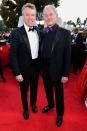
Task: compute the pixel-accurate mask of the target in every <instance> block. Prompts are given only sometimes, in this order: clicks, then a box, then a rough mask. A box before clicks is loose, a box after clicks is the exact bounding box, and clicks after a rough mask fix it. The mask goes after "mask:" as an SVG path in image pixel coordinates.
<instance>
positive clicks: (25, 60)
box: [10, 26, 40, 76]
mask: <svg viewBox="0 0 87 131" xmlns="http://www.w3.org/2000/svg"><path fill="white" fill-rule="evenodd" d="M35 29H36V31H37V33H38V36H39V42H40V35H39V30H38V28H37V27H35ZM10 40H11V42H10V43H11V44H10V63H11V66H12V70H13V73H14V75H15V76H17V75H19V74H22V75H23V74H25V75H26V74H27V73H29V74H30V75H31V74H32V73H33V71H34V68H33V66H32V65H31V62H32V57H31V49H30V44H29V40H28V36H27V33H26V31H25V28H24V26H22V27H19V28H17V29H15V30H13V31H12V33H11V36H10Z"/></svg>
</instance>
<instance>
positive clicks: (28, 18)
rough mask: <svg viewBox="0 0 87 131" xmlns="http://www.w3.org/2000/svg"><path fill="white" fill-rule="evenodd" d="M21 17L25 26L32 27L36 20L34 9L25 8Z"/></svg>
mask: <svg viewBox="0 0 87 131" xmlns="http://www.w3.org/2000/svg"><path fill="white" fill-rule="evenodd" d="M22 16H23V19H24V23H25V24H26V25H27V26H29V27H32V26H33V25H34V23H35V20H36V11H35V10H34V9H31V8H28V7H27V8H25V9H24V13H23V15H22Z"/></svg>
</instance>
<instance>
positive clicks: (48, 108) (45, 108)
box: [42, 105, 54, 113]
mask: <svg viewBox="0 0 87 131" xmlns="http://www.w3.org/2000/svg"><path fill="white" fill-rule="evenodd" d="M53 107H54V106H49V105H48V106H46V107H44V108H43V110H42V113H46V112H48V111H49V110H50V109H52V108H53Z"/></svg>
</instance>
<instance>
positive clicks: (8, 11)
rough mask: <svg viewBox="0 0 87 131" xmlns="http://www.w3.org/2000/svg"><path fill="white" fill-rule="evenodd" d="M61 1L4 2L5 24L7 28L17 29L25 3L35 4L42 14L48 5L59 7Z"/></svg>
mask: <svg viewBox="0 0 87 131" xmlns="http://www.w3.org/2000/svg"><path fill="white" fill-rule="evenodd" d="M59 1H60V0H2V4H1V10H0V14H1V16H2V18H3V21H4V24H5V25H6V26H7V27H10V28H15V27H17V24H18V19H19V16H20V14H21V8H22V6H23V5H24V4H25V3H28V2H29V3H33V4H35V6H36V8H37V12H39V13H40V12H42V10H43V8H44V6H45V5H47V4H54V5H55V6H56V7H57V6H59Z"/></svg>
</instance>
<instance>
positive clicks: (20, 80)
mask: <svg viewBox="0 0 87 131" xmlns="http://www.w3.org/2000/svg"><path fill="white" fill-rule="evenodd" d="M16 80H17V81H18V82H22V81H23V80H24V79H23V76H22V75H18V76H16Z"/></svg>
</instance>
